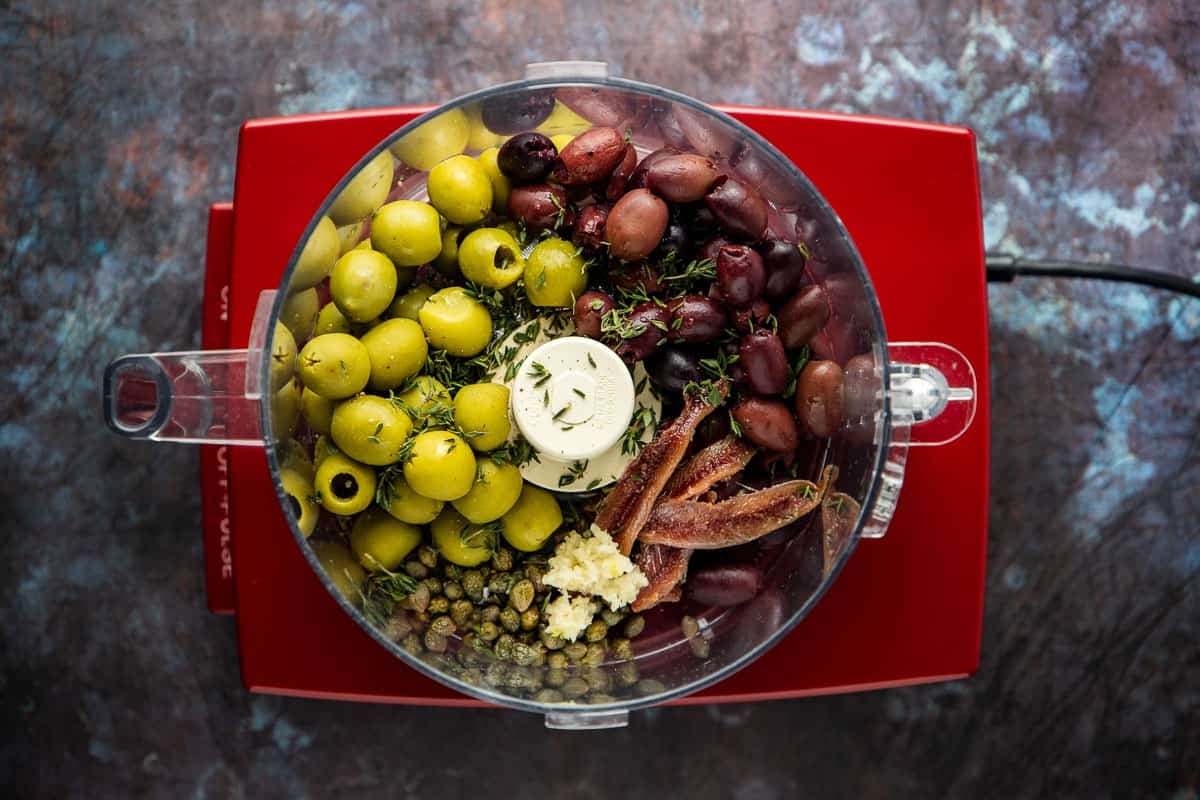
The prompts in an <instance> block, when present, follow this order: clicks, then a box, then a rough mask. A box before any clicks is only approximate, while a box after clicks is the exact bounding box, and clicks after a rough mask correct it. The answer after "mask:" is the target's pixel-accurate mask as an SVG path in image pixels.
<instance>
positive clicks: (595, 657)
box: [580, 642, 607, 667]
mask: <svg viewBox="0 0 1200 800" xmlns="http://www.w3.org/2000/svg"><path fill="white" fill-rule="evenodd" d="M606 655H607V654H606V653H605V650H604V644H603V643H602V642H596V643H595V644H589V645H588V646H587V652H586V653H584V655H583V658H581V659H580V663H582V664H585V665H587V666H589V667H598V666H600V665H601V664H603V663H604V658H605V656H606Z"/></svg>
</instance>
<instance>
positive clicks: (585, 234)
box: [571, 203, 609, 249]
mask: <svg viewBox="0 0 1200 800" xmlns="http://www.w3.org/2000/svg"><path fill="white" fill-rule="evenodd" d="M608 211H609V208H608V206H606V205H603V204H601V203H597V204H596V205H591V206H588V207H587V208H585V209H583V210H582V211H580V212H579V216H578V217H577V218H576V219H575V231H574V233H572V235H571V241H573V242H575V244H577V245H579V246H580V247H594V248H597V249H599V248H600V247H601V246H602V245H603V244H604V222H605V220H607V219H608Z"/></svg>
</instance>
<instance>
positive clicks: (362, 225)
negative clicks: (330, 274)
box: [329, 219, 367, 269]
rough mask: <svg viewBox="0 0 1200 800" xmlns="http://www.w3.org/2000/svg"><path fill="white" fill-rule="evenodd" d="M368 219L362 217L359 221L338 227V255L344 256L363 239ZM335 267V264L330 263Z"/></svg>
mask: <svg viewBox="0 0 1200 800" xmlns="http://www.w3.org/2000/svg"><path fill="white" fill-rule="evenodd" d="M366 227H367V221H366V220H365V219H360V220H359V221H358V222H351V223H350V224H349V225H343V226H342V227H340V228H338V229H337V235H338V255H339V256H344V255H346V253H349V252H350V251H351V250H353V249H354V248H355V247H357V246H358V243H359V242H360V241H362V235H363V231H364V230H366ZM329 268H330V269H333V265H332V264H330V265H329Z"/></svg>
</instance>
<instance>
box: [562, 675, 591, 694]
mask: <svg viewBox="0 0 1200 800" xmlns="http://www.w3.org/2000/svg"><path fill="white" fill-rule="evenodd" d="M562 693H563V694H564V695H565V696H567V697H569V698H571V699H575V698H577V697H583V696H584V695H585V694H587V693H588V685H587V681H585V680H584V679H583V678H580V677H578V676H576V677H574V678H568V679H567V681H566V683H564V684H563V685H562Z"/></svg>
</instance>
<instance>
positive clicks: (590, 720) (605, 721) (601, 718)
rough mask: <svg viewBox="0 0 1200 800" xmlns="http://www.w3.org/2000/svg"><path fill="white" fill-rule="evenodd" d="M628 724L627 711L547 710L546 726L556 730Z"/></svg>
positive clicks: (593, 728)
mask: <svg viewBox="0 0 1200 800" xmlns="http://www.w3.org/2000/svg"><path fill="white" fill-rule="evenodd" d="M628 724H629V712H628V711H624V710H621V709H617V710H615V711H548V712H546V727H547V728H551V729H552V730H558V731H600V730H606V729H609V728H624V727H625V726H626V725H628Z"/></svg>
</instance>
